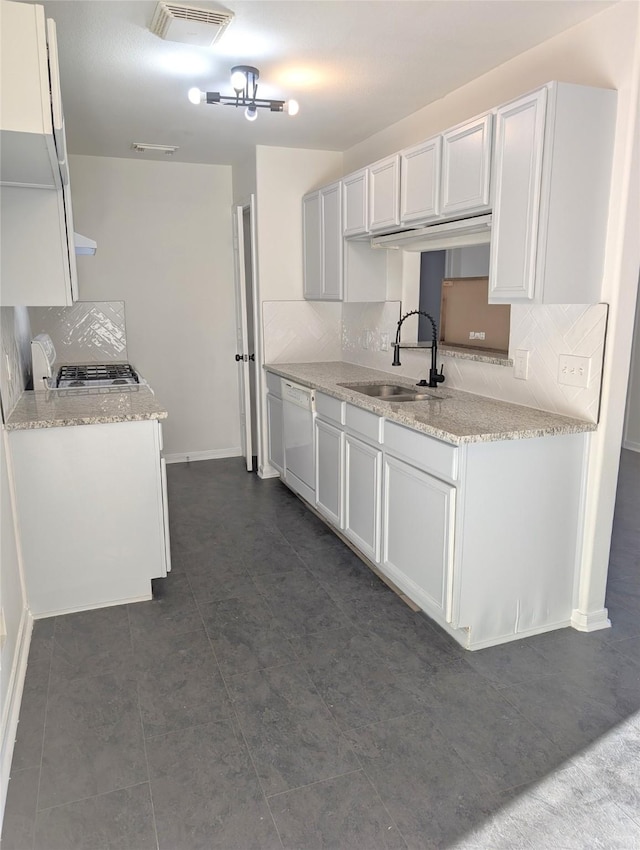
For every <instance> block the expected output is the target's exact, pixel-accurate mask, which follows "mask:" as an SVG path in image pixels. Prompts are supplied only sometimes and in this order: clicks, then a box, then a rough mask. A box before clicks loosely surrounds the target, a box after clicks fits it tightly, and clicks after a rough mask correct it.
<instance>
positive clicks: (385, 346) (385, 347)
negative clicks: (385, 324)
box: [380, 331, 389, 351]
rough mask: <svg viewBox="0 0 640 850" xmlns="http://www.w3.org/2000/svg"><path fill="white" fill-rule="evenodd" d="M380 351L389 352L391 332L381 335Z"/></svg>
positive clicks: (383, 332) (384, 332)
mask: <svg viewBox="0 0 640 850" xmlns="http://www.w3.org/2000/svg"><path fill="white" fill-rule="evenodd" d="M380 351H389V331H382V332H381V333H380Z"/></svg>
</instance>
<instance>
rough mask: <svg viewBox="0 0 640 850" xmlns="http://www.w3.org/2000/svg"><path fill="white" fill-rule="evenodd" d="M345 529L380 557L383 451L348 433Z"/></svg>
mask: <svg viewBox="0 0 640 850" xmlns="http://www.w3.org/2000/svg"><path fill="white" fill-rule="evenodd" d="M344 463H345V494H344V502H345V503H344V510H345V515H344V533H345V535H346V536H347V537H348V538H349V539H350V540H352V541H353V542H354V543H355V544H356V546H357V547H358V549H360V551H361V552H362V553H363V554H364V555H366V556H367V558H369V559H370V560H372V561H374V562H375V563H377V562H378V561H379V560H380V495H381V492H380V491H381V470H382V452H381V451H380V450H379V449H376V448H375V447H373V446H369V445H367V444H366V443H363V442H362V441H361V440H358V439H357V438H356V437H352V436H351V435H349V434H347V435H345V460H344Z"/></svg>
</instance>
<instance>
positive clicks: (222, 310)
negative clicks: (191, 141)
mask: <svg viewBox="0 0 640 850" xmlns="http://www.w3.org/2000/svg"><path fill="white" fill-rule="evenodd" d="M70 165H71V185H72V197H73V210H74V220H75V224H76V227H77V229H78V230H79V231H80V232H82V233H86V234H89V235H90V236H91V237H92V238H93V239H95V240H96V241H97V243H98V250H97V253H96V255H95V256H94V257H78V275H79V281H80V287H79V288H80V298H81V299H82V300H83V301H116V300H121V301H124V302H125V310H126V322H127V348H128V354H129V359H130V360H131V362H132V363H133V364H134V366H136V367H137V368H138V369H139V370H140V372H141V373H142V374H143V375H144V377H145V378H146V379H147V380H148V381H149V383H150V385H151V386H152V387H153V389H154V390H155V392H156V394H157V396H158V399H159V401H160V402H161V403H162V404H163V405H165V406H166V408H167V410H168V412H169V418H168V419H167V420H166V422H165V424H164V438H165V452H166V453H167V455H169V459H172V458H171V456H175V457H174V458H173V459H182V458H183V457H184V456H185V455H189V456H192V457H195V456H198V455H199V456H201V457H202V455H203V454H204V456H208V455H209V456H216V455H225V454H239V451H240V449H239V445H240V425H239V416H238V389H237V369H236V364H235V362H234V359H233V355H234V353H235V346H236V341H235V301H234V281H233V254H232V231H231V201H232V187H231V177H232V175H231V167H230V166H213V165H193V164H186V163H177V162H176V163H174V162H166V163H165V162H145V161H141V160H133V159H115V158H108V157H88V156H72V157H70Z"/></svg>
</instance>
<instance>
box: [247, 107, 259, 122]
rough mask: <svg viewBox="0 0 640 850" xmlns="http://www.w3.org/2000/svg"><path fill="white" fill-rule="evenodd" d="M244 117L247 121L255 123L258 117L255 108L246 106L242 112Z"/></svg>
mask: <svg viewBox="0 0 640 850" xmlns="http://www.w3.org/2000/svg"><path fill="white" fill-rule="evenodd" d="M244 117H245V118H246V119H247V121H255V120H256V118H257V117H258V110H257V109H256V107H255V106H247V108H246V109H245V112H244Z"/></svg>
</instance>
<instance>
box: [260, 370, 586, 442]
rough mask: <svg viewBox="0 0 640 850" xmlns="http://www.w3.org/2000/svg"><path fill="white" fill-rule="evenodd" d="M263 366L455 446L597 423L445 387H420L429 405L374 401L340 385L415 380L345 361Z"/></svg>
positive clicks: (564, 431) (557, 432)
mask: <svg viewBox="0 0 640 850" xmlns="http://www.w3.org/2000/svg"><path fill="white" fill-rule="evenodd" d="M264 368H265V369H266V370H267V371H269V372H273V373H274V374H276V375H280V376H281V377H283V378H286V379H288V380H290V381H295V382H296V383H298V384H301V385H303V386H307V387H313V388H315V389H317V390H320V391H321V392H324V393H327V395H331V396H333V397H335V398H338V399H340V400H342V401H348V402H349V403H350V404H354V405H357V406H358V407H361V408H364V409H365V410H370V411H371V412H372V413H377V414H378V415H379V416H384V417H385V418H386V419H389V420H391V421H393V422H398V423H399V424H400V425H406V426H407V427H408V428H414V429H416V430H417V431H422V432H423V433H425V434H429V435H430V436H431V437H436V438H437V439H439V440H444V441H446V442H448V443H453V444H454V445H459V444H461V443H476V442H491V441H496V440H520V439H530V438H533V437H547V436H557V435H561V434H578V433H582V432H585V431H595V430H596V428H597V425H596V423H595V422H587V421H584V420H582V419H573V418H571V417H569V416H560V415H558V414H556V413H548V412H547V411H544V410H538V409H537V408H533V407H525V406H523V405H519V404H511V403H509V402H505V401H498V400H497V399H493V398H488V397H486V396H481V395H475V394H473V393H468V392H462V391H461V390H454V389H450V388H448V387H447V386H446V385H445V386H443V387H438V388H435V389H430V388H428V387H421V388H420V392H421V393H422V392H424V393H428V394H429V395H430V396H432V398H431V399H429V400H428V401H412V402H393V401H385V400H383V399H380V398H371V397H370V396H366V395H364V394H362V393H359V392H357V391H355V390H353V389H347V388H345V387H342V386H340V384H346V383H348V384H358V383H360V384H400V385H403V386H407V387H409V388H411V389H414V388H415V386H416V385H415V381H412V380H411V379H409V378H405V377H401V376H398V377H396V376H395V375H393V374H392V373H389V372H381V371H379V370H377V369H369V368H367V367H364V366H357V365H355V364H353V363H345V362H342V361H335V362H326V363H273V364H267V365H265V367H264Z"/></svg>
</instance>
